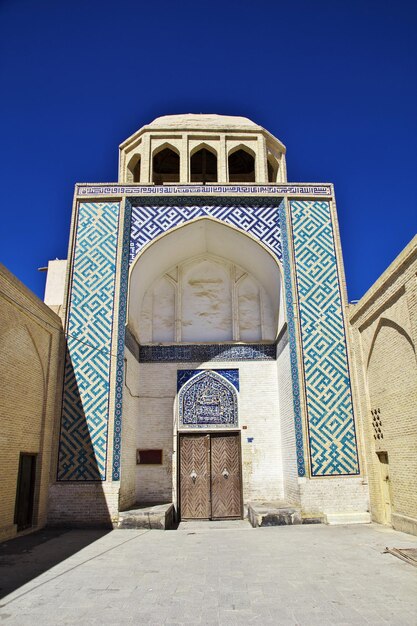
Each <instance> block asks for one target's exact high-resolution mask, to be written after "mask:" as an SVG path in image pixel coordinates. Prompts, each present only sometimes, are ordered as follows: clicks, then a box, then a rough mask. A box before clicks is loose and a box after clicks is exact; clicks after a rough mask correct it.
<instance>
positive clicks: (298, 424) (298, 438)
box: [279, 200, 306, 476]
mask: <svg viewBox="0 0 417 626" xmlns="http://www.w3.org/2000/svg"><path fill="white" fill-rule="evenodd" d="M279 211H280V224H281V238H282V252H283V254H282V264H283V267H284V284H285V300H286V307H287V329H288V339H289V344H290V367H291V380H292V398H293V407H294V433H295V449H296V455H297V471H298V475H299V476H305V475H306V468H305V457H304V441H303V418H302V413H301V402H300V378H299V366H298V356H297V339H296V337H297V330H296V326H295V320H294V297H293V289H292V277H291V261H290V252H289V247H288V232H287V217H286V207H285V201H284V200H283V201H282V202H281V205H280V208H279ZM286 334H287V333H286Z"/></svg>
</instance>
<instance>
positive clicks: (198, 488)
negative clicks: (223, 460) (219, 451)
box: [180, 435, 211, 519]
mask: <svg viewBox="0 0 417 626" xmlns="http://www.w3.org/2000/svg"><path fill="white" fill-rule="evenodd" d="M180 507H181V518H182V519H209V518H210V513H211V507H210V435H193V436H190V437H187V436H185V437H181V438H180Z"/></svg>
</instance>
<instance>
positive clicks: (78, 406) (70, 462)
mask: <svg viewBox="0 0 417 626" xmlns="http://www.w3.org/2000/svg"><path fill="white" fill-rule="evenodd" d="M118 221H119V203H118V202H109V203H106V202H99V203H89V202H87V203H81V204H80V205H79V207H78V216H77V228H76V238H75V242H74V248H75V251H74V262H73V267H72V275H71V283H72V288H71V298H70V302H69V312H68V324H67V333H66V334H67V355H66V361H65V373H64V391H63V400H62V419H61V431H60V443H59V455H58V456H59V458H58V471H57V479H58V480H59V481H97V480H105V479H106V458H107V433H108V419H109V416H108V405H109V387H110V353H111V349H110V348H111V336H112V323H113V311H114V289H115V271H116V251H117V233H118Z"/></svg>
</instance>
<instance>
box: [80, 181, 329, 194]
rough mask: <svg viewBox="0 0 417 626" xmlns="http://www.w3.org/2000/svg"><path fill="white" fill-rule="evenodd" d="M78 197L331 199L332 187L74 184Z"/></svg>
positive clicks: (303, 185)
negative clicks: (292, 197)
mask: <svg viewBox="0 0 417 626" xmlns="http://www.w3.org/2000/svg"><path fill="white" fill-rule="evenodd" d="M76 194H77V195H78V196H81V197H82V196H97V195H104V196H108V195H119V196H120V195H129V196H130V195H136V196H142V195H145V196H149V195H167V194H168V195H169V194H173V195H178V196H183V195H189V194H197V195H209V194H255V195H256V194H259V195H278V196H288V195H294V196H319V197H331V196H332V186H331V185H328V184H323V185H319V184H314V183H286V184H285V183H284V184H282V185H262V184H259V185H186V184H184V185H181V184H178V185H162V186H161V185H158V186H157V185H126V184H123V183H108V184H102V183H101V184H92V183H78V184H77V185H76Z"/></svg>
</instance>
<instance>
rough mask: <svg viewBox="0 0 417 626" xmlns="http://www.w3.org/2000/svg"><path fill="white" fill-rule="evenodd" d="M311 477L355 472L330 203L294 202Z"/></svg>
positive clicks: (293, 218) (348, 383)
mask: <svg viewBox="0 0 417 626" xmlns="http://www.w3.org/2000/svg"><path fill="white" fill-rule="evenodd" d="M291 219H292V227H293V238H294V251H295V267H296V278H297V286H298V300H299V309H300V323H301V338H302V353H303V361H304V373H305V386H306V396H307V417H308V430H309V446H310V463H311V473H312V475H313V476H335V475H337V476H341V475H356V474H358V473H359V460H358V452H357V443H356V433H355V423H354V418H353V406H352V396H351V388H350V375H349V367H348V359H347V348H346V339H345V328H344V318H343V311H342V300H341V295H340V284H339V276H338V267H337V259H336V252H335V245H334V234H333V227H332V217H331V209H330V205H329V203H328V202H320V201H292V202H291Z"/></svg>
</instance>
